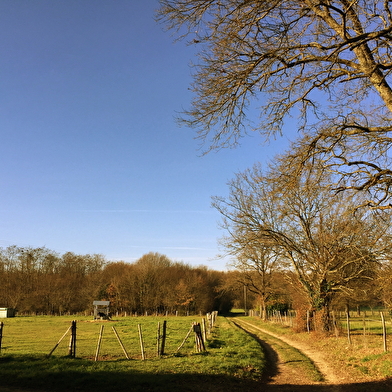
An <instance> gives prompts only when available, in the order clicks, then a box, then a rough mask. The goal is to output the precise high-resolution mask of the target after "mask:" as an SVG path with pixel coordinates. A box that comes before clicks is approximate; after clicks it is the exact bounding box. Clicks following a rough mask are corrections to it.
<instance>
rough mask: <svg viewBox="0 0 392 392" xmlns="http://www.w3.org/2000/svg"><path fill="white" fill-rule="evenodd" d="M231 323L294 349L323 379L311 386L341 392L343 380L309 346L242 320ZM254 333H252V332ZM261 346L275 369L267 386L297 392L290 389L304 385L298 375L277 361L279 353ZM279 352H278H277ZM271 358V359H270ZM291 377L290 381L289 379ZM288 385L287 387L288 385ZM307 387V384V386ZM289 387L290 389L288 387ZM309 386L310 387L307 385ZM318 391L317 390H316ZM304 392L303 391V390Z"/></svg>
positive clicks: (331, 391)
mask: <svg viewBox="0 0 392 392" xmlns="http://www.w3.org/2000/svg"><path fill="white" fill-rule="evenodd" d="M231 320H232V322H233V323H234V324H236V325H237V326H239V327H240V328H242V329H244V330H245V331H247V332H248V333H250V334H252V330H253V331H259V332H261V333H263V334H266V335H269V336H271V337H273V338H275V339H278V340H280V341H282V342H284V343H286V344H288V345H289V346H291V347H294V348H295V349H296V350H298V351H299V352H300V353H302V354H303V355H304V356H306V357H308V358H309V359H310V360H311V361H312V362H313V364H314V365H315V367H316V368H317V369H318V370H319V372H320V373H321V374H322V375H323V377H324V380H325V381H324V382H318V383H317V382H313V383H312V384H313V386H314V387H316V388H317V386H316V385H319V386H322V390H323V391H330V392H341V391H343V388H342V385H339V384H342V382H343V380H342V379H341V378H340V377H338V376H337V374H336V372H335V370H334V369H333V368H332V367H331V366H330V365H329V363H328V362H327V361H326V360H325V359H324V358H323V356H322V355H321V354H320V353H319V352H317V351H316V350H314V349H312V348H311V347H309V346H305V345H303V344H301V343H299V342H295V341H293V340H291V339H289V338H287V337H285V336H281V335H278V334H275V333H273V332H270V331H268V330H266V329H263V328H260V327H258V326H256V325H254V324H252V323H249V322H247V321H244V320H238V319H236V320H234V319H231ZM253 333H254V332H253ZM261 344H262V346H263V347H264V349H265V350H266V351H267V355H268V356H269V357H270V360H272V362H275V363H272V365H271V366H272V368H275V370H273V373H275V375H274V376H273V377H272V378H271V379H270V381H267V385H268V384H273V385H274V386H276V387H278V385H282V386H283V385H284V386H285V387H287V388H289V389H286V388H282V389H277V388H274V389H273V390H274V391H280V390H282V391H286V390H287V391H289V390H290V391H291V390H293V391H294V390H297V389H290V388H292V387H294V386H295V385H303V386H304V383H303V381H301V380H299V379H298V374H297V375H295V374H293V372H292V370H290V369H289V367H288V366H287V365H285V364H284V362H282V361H280V360H279V352H277V353H276V352H275V354H273V353H272V354H271V352H270V350H272V351H275V350H274V349H272V347H271V346H269V345H268V344H266V343H265V342H263V341H262V340H261ZM278 351H279V350H278ZM271 356H272V358H271ZM291 377H292V379H290V378H291ZM305 383H306V382H305ZM288 384H289V385H288ZM307 385H309V383H308V384H307ZM290 386H291V387H290ZM309 386H310V385H309ZM317 389H319V388H317ZM298 390H302V389H298ZM303 390H305V389H303Z"/></svg>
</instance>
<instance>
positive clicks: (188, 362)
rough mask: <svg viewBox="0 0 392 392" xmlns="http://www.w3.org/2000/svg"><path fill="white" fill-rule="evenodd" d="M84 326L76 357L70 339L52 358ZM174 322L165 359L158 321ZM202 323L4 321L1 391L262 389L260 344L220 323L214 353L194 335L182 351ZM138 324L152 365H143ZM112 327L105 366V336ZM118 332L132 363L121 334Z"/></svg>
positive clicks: (138, 319) (179, 320)
mask: <svg viewBox="0 0 392 392" xmlns="http://www.w3.org/2000/svg"><path fill="white" fill-rule="evenodd" d="M73 319H76V320H77V343H76V358H75V359H73V358H68V357H67V354H68V344H69V338H70V334H69V335H67V336H66V337H65V338H64V339H63V341H62V342H61V343H60V344H59V346H58V347H57V349H56V350H55V351H54V353H53V354H52V356H51V357H50V358H47V355H48V354H49V352H50V351H51V350H52V349H53V347H54V346H55V345H56V343H57V342H58V341H59V339H60V338H61V337H62V336H63V335H64V333H65V332H66V331H67V329H68V327H69V326H70V324H71V321H72V320H73ZM164 320H166V321H167V341H166V349H165V355H164V356H163V357H161V358H158V356H157V331H158V322H160V323H161V325H162V323H163V321H164ZM193 321H196V322H200V321H201V319H200V318H199V317H166V318H162V317H152V316H151V317H127V318H122V317H118V318H115V319H114V320H112V321H103V322H94V321H92V320H91V318H86V317H75V316H74V317H65V316H62V317H49V316H36V317H15V318H10V319H3V322H4V328H3V339H2V351H1V354H0V380H1V384H0V391H1V388H6V387H7V388H19V389H20V390H23V389H29V390H30V389H33V390H40V391H47V390H50V391H70V390H73V391H82V390H91V389H97V390H99V389H100V390H105V391H111V390H113V391H120V390H125V389H129V387H132V389H131V390H132V391H139V390H140V391H141V390H143V391H161V390H170V391H196V390H200V389H202V390H205V391H220V390H221V391H226V392H227V391H237V390H238V391H240V390H243V389H244V388H253V387H255V385H256V383H257V381H258V380H259V378H260V376H261V374H262V371H263V367H264V365H265V361H264V356H263V352H262V350H261V349H260V346H259V344H258V343H257V342H256V341H255V340H253V339H252V338H251V337H250V336H249V335H247V334H246V333H244V332H243V331H241V330H239V329H238V328H236V327H234V326H233V325H232V324H231V323H230V321H228V320H227V319H226V318H223V317H218V321H217V324H216V326H215V328H214V329H213V332H212V333H211V335H210V336H209V339H208V341H207V345H206V349H207V351H206V352H202V353H197V352H196V350H195V345H194V335H193V333H192V334H191V335H190V337H189V339H188V340H187V341H186V343H185V344H184V346H183V347H182V348H181V350H180V351H179V352H177V348H178V347H179V346H180V345H181V343H182V342H183V340H184V338H185V337H186V335H187V333H188V331H189V329H190V328H191V325H192V322H193ZM138 324H140V325H141V328H142V332H143V339H144V345H145V354H146V359H145V360H144V361H143V360H142V359H141V350H140V344H139V334H138ZM102 325H104V332H103V339H102V343H101V348H100V355H99V357H98V359H99V360H98V361H95V360H94V358H95V354H96V349H97V342H98V337H99V334H100V330H101V326H102ZM113 326H114V327H115V329H116V331H117V332H118V334H119V336H120V338H121V340H122V343H123V345H124V346H125V348H126V351H127V353H128V355H129V357H130V360H127V359H126V358H125V354H124V353H123V350H122V348H121V346H120V344H119V342H118V340H117V338H116V336H115V334H114V333H113V330H112V327H113Z"/></svg>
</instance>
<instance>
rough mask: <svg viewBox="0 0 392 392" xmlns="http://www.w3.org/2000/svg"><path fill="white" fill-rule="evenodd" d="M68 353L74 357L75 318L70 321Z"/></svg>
mask: <svg viewBox="0 0 392 392" xmlns="http://www.w3.org/2000/svg"><path fill="white" fill-rule="evenodd" d="M68 355H69V356H70V357H73V358H75V356H76V320H73V321H72V323H71V338H70V340H69V347H68Z"/></svg>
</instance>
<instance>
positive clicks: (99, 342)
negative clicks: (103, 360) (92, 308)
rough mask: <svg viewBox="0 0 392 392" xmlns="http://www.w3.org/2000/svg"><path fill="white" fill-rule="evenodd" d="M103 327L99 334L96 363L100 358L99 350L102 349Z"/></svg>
mask: <svg viewBox="0 0 392 392" xmlns="http://www.w3.org/2000/svg"><path fill="white" fill-rule="evenodd" d="M103 327H104V326H103V325H101V330H100V332H99V337H98V343H97V351H96V352H95V361H98V356H99V350H100V348H101V341H102V335H103Z"/></svg>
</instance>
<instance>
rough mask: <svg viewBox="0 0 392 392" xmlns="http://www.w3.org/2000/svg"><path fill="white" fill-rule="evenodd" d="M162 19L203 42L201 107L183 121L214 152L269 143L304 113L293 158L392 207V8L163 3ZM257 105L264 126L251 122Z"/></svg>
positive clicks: (368, 2) (339, 3)
mask: <svg viewBox="0 0 392 392" xmlns="http://www.w3.org/2000/svg"><path fill="white" fill-rule="evenodd" d="M160 3H161V8H160V10H159V12H158V16H159V18H160V20H162V21H164V22H165V23H166V25H167V26H168V27H169V28H172V29H176V30H177V31H178V34H179V37H182V38H183V37H187V39H188V42H189V43H191V44H192V43H193V44H194V45H197V46H198V47H199V48H200V49H199V51H198V52H199V60H198V62H197V64H196V65H195V74H194V84H193V86H192V89H193V92H194V94H195V95H194V100H193V103H192V106H191V108H190V109H189V110H188V111H186V112H185V113H184V116H183V117H182V120H183V121H185V123H186V124H188V125H191V126H194V127H196V128H197V129H198V134H199V136H200V137H201V138H202V139H203V140H204V141H205V142H206V143H207V146H209V148H220V147H224V146H227V145H232V144H236V143H237V142H238V141H239V138H240V137H241V136H243V135H244V134H245V133H247V132H249V131H250V130H256V131H259V132H261V133H262V134H263V135H265V136H266V137H267V138H269V137H271V135H274V134H277V133H278V134H279V133H280V132H282V130H283V127H284V124H285V120H286V119H287V117H288V116H290V115H294V116H298V119H299V120H298V124H297V126H296V127H295V128H296V129H295V130H297V129H299V130H300V131H301V132H300V138H299V140H298V141H297V142H296V146H295V149H294V154H293V160H294V161H295V162H294V163H297V164H298V165H299V166H301V165H302V164H303V163H304V162H305V161H309V160H310V159H311V158H312V157H314V155H318V156H319V158H320V157H321V158H322V159H323V160H324V164H325V167H327V168H333V170H335V171H336V172H337V173H338V174H339V176H337V177H336V178H334V183H335V186H336V188H337V189H347V188H349V189H356V190H362V191H366V192H367V193H368V197H367V199H365V200H363V204H366V205H370V206H372V207H379V208H380V207H383V208H385V207H390V195H391V194H390V186H391V184H392V170H391V169H390V160H389V156H388V151H389V150H390V147H391V143H392V138H391V130H392V125H391V111H392V89H391V69H392V61H391V51H392V35H391V32H392V10H391V2H389V1H386V0H385V1H380V0H289V1H286V0H284V1H283V0H262V1H261V0H160ZM255 105H259V113H260V121H259V123H258V124H252V123H251V122H250V120H249V121H248V119H249V118H248V117H247V115H248V112H247V110H248V109H249V108H254V107H255Z"/></svg>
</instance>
